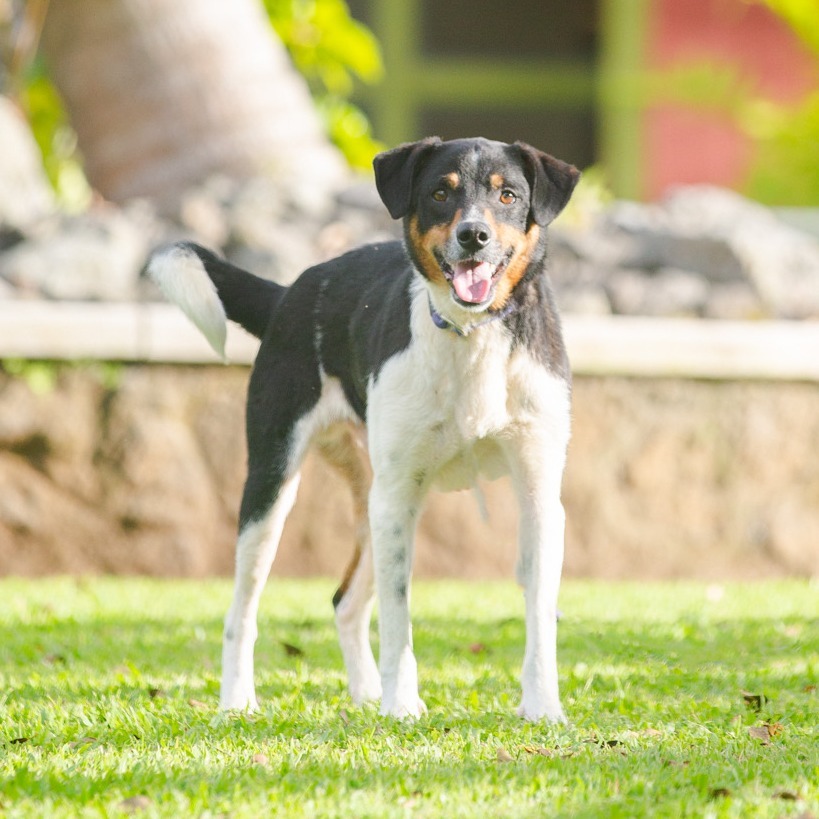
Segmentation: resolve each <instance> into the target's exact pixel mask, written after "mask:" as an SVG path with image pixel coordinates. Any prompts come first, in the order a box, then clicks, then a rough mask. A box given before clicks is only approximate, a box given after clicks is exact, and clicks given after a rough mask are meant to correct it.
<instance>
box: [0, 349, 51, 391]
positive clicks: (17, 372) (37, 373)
mask: <svg viewBox="0 0 819 819" xmlns="http://www.w3.org/2000/svg"><path fill="white" fill-rule="evenodd" d="M59 367H60V365H59V364H57V363H56V362H54V361H32V360H29V359H25V358H4V359H2V360H0V369H2V370H3V371H4V372H5V373H6V374H7V375H10V376H13V377H14V378H19V379H22V380H23V381H25V383H26V384H27V385H28V388H29V389H30V390H31V391H32V392H33V393H34V394H35V395H48V394H49V393H50V392H53V390H54V387H55V386H56V384H57V378H58V377H59Z"/></svg>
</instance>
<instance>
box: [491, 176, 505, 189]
mask: <svg viewBox="0 0 819 819" xmlns="http://www.w3.org/2000/svg"><path fill="white" fill-rule="evenodd" d="M489 184H490V185H491V186H492V187H493V188H494V189H495V190H499V189H500V188H502V187H503V186H504V185H505V184H506V180H505V179H504V178H503V177H502V176H501V175H500V174H499V173H493V174H492V175H491V176H490V177H489Z"/></svg>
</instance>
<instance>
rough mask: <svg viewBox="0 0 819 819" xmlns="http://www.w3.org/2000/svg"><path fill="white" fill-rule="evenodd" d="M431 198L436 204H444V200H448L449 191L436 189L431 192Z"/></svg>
mask: <svg viewBox="0 0 819 819" xmlns="http://www.w3.org/2000/svg"><path fill="white" fill-rule="evenodd" d="M432 198H433V199H434V200H435V201H436V202H446V200H447V199H449V191H447V189H446V188H438V189H437V190H435V191H433V193H432Z"/></svg>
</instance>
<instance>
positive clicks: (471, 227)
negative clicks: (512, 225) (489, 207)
mask: <svg viewBox="0 0 819 819" xmlns="http://www.w3.org/2000/svg"><path fill="white" fill-rule="evenodd" d="M455 236H456V238H457V239H458V244H459V245H460V246H461V247H462V248H463V249H464V250H480V249H481V248H482V247H486V246H487V245H488V244H489V242H490V240H491V239H492V229H491V228H490V227H489V225H487V224H486V222H461V224H460V225H458V229H457V230H456V231H455Z"/></svg>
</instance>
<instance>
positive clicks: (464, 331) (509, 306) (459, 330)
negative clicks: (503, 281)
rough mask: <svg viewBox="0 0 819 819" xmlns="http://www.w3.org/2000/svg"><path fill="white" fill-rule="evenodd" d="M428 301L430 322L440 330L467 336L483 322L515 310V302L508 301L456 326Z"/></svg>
mask: <svg viewBox="0 0 819 819" xmlns="http://www.w3.org/2000/svg"><path fill="white" fill-rule="evenodd" d="M428 301H429V315H430V317H431V318H432V323H433V324H434V325H435V326H436V327H438V328H439V329H441V330H448V331H449V332H451V333H455V335H457V336H461V337H465V336H468V335H469V334H470V333H472V332H473V331H475V330H477V329H478V328H479V327H482V326H483V325H485V324H489V323H490V322H493V321H495V320H497V319H504V318H506V316H509V315H511V314H512V313H513V312H514V311H515V310H517V304H516V303H515V302H513V301H508V302H507V303H506V304H505V305H504V307H503V308H502V309H500V310H498V311H497V312H495V313H487V314H486V315H485V316H483V318H481V319H479V320H478V321H475V322H473V323H472V324H468V325H467V326H465V327H458V326H457V325H455V324H453V323H452V322H451V321H448V320H447V319H445V318H444V317H443V316H442V315H441V314H440V313H439V312H438V311H437V310H436V309H435V306H434V305H433V303H432V299H428Z"/></svg>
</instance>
